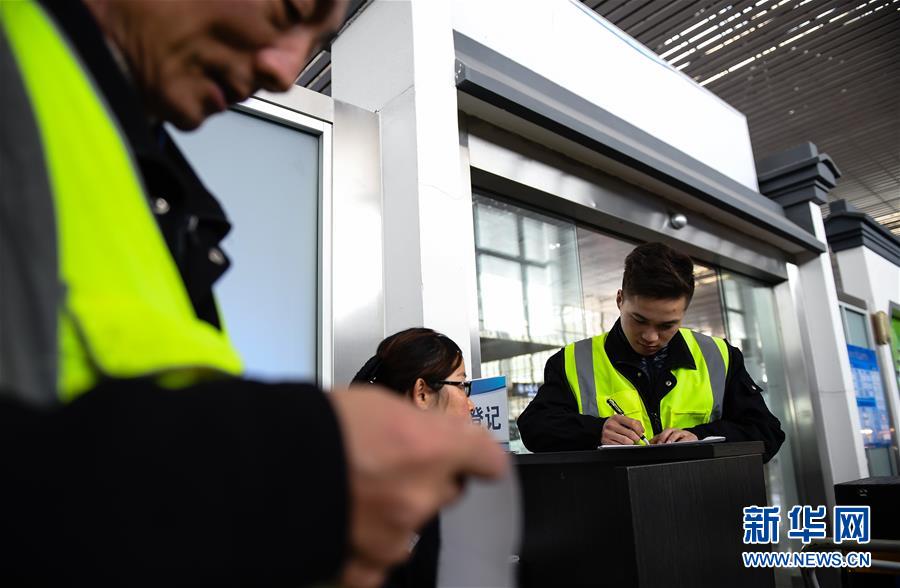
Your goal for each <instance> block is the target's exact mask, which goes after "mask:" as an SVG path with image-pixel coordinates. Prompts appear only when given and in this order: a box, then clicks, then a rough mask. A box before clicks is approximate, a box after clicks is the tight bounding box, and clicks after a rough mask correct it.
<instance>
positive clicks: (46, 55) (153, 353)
mask: <svg viewBox="0 0 900 588" xmlns="http://www.w3.org/2000/svg"><path fill="white" fill-rule="evenodd" d="M0 26H2V27H3V30H4V33H5V34H6V36H7V38H8V40H9V43H10V46H11V47H12V53H13V57H14V59H15V61H16V63H17V64H18V67H19V70H20V73H21V75H22V78H23V81H24V85H25V89H26V92H27V95H28V98H29V100H30V102H31V105H32V109H33V111H34V116H35V120H36V123H37V127H38V129H39V132H40V140H41V143H42V145H43V151H44V160H45V161H44V165H45V167H46V170H47V174H48V182H49V185H50V188H51V192H52V194H53V205H54V212H55V217H56V231H57V244H58V259H59V279H60V281H61V283H62V285H63V288H64V299H63V300H61V301H60V304H59V317H58V356H59V362H58V363H59V366H58V388H57V394H58V396H59V399H60V400H61V401H63V402H65V401H69V400H71V399H73V398H75V397H77V396H78V395H79V394H82V393H84V392H86V391H87V390H89V389H91V388H92V387H93V386H95V385H96V384H97V383H98V382H99V381H100V380H101V379H103V378H134V377H140V376H156V377H157V379H158V380H159V381H160V382H161V383H162V384H164V385H169V386H176V387H177V386H180V385H185V384H188V383H190V382H193V381H195V380H197V379H198V378H203V377H207V376H209V375H214V374H237V373H239V372H240V371H241V361H240V358H239V356H238V353H237V352H236V350H235V349H234V347H233V346H232V345H231V343H230V342H229V340H228V337H227V336H226V335H225V333H224V332H223V331H220V330H219V329H217V328H215V327H213V326H212V325H210V324H208V323H206V322H205V321H202V320H200V319H198V318H197V316H196V314H195V312H194V309H193V306H192V304H191V301H190V298H189V297H188V294H187V290H186V288H185V286H184V284H183V282H182V280H181V276H180V275H179V272H178V268H177V267H176V265H175V261H174V260H173V258H172V256H171V254H170V252H169V250H168V247H167V246H166V243H165V239H164V238H163V235H162V233H161V232H160V230H159V227H158V225H157V223H156V220H155V219H154V217H153V214H152V212H151V210H150V207H149V204H148V200H147V197H146V195H145V192H144V188H143V186H142V184H141V179H140V176H139V174H138V172H137V171H136V166H135V163H134V161H133V160H132V156H131V153H130V151H129V149H128V145H127V142H126V140H125V139H124V137H123V134H122V133H121V131H120V130H119V128H118V127H117V124H116V122H115V121H116V119H115V118H114V116H113V115H112V113H111V112H110V111H109V109H108V107H107V106H106V104H105V103H104V99H103V97H102V95H101V94H100V93H99V92H98V90H97V89H96V88H95V86H94V83H93V79H92V78H91V76H90V74H89V73H88V71H87V70H86V68H85V67H84V66H83V65H82V64H81V63H80V61H79V58H78V56H77V55H76V54H75V53H74V52H73V51H72V50H71V49H70V47H69V45H68V43H67V41H66V39H65V37H64V36H63V35H62V34H61V33H60V31H59V30H58V29H57V27H56V25H55V24H54V22H53V20H52V19H51V18H50V17H49V16H48V15H47V14H46V13H45V11H44V10H43V9H42V8H41V7H40V6H39V5H38V4H37V3H36V2H34V1H33V0H20V1H15V2H2V1H0ZM48 230H52V228H51V227H48Z"/></svg>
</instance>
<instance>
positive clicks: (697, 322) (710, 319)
mask: <svg viewBox="0 0 900 588" xmlns="http://www.w3.org/2000/svg"><path fill="white" fill-rule="evenodd" d="M681 325H682V326H683V327H685V328H688V329H692V330H694V331H700V332H701V333H706V334H707V335H714V336H716V337H724V336H725V319H724V317H723V316H722V299H721V297H720V295H719V277H718V274H717V272H716V270H715V268H711V267H707V266H705V265H700V264H699V263H697V262H694V298H693V300H691V305H690V306H689V307H688V309H687V313H685V315H684V321H682V323H681Z"/></svg>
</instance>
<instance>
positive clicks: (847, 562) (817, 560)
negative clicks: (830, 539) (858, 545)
mask: <svg viewBox="0 0 900 588" xmlns="http://www.w3.org/2000/svg"><path fill="white" fill-rule="evenodd" d="M741 555H742V556H743V558H744V567H747V568H868V567H871V566H872V554H871V553H865V552H861V551H850V552H848V553H841V552H840V551H810V552H784V551H775V552H769V553H765V552H756V551H751V552H747V551H745V552H743V553H742V554H741Z"/></svg>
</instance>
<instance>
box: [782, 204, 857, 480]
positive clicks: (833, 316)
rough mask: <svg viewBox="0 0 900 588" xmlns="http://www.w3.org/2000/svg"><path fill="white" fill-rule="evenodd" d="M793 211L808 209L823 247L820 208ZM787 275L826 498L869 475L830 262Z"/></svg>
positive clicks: (824, 259)
mask: <svg viewBox="0 0 900 588" xmlns="http://www.w3.org/2000/svg"><path fill="white" fill-rule="evenodd" d="M797 206H798V207H805V208H806V209H807V210H808V218H809V222H810V223H811V224H812V226H813V227H814V229H815V235H816V237H818V238H819V239H820V240H821V241H823V242H824V241H825V227H824V225H823V223H822V214H821V212H820V211H819V207H818V206H817V205H816V204H814V203H812V202H806V203H805V204H801V205H797ZM804 212H806V211H804ZM788 275H789V279H790V280H791V281H792V282H796V288H794V289H793V291H794V294H795V296H796V298H795V300H794V304H795V307H796V308H797V309H798V312H799V314H800V327H801V333H802V337H803V339H804V344H805V347H806V350H807V353H806V357H807V360H808V365H809V366H810V368H811V372H812V373H811V374H810V385H811V386H812V388H813V390H814V392H815V394H814V395H813V399H814V405H813V406H814V411H815V412H816V424H817V427H816V430H817V433H818V435H817V437H818V440H819V444H820V453H821V455H822V461H823V463H824V464H828V470H830V472H826V475H827V474H828V473H830V478H831V479H830V480H827V479H826V491H827V492H828V494H829V496H831V495H832V492H833V485H834V484H838V483H840V482H847V481H849V480H857V479H859V478H865V477H866V476H868V472H869V468H868V465H867V462H866V453H865V447H864V445H863V439H862V433H861V432H860V425H859V411H858V409H857V407H856V393H855V391H854V389H853V375H852V373H851V371H850V358H849V356H848V354H847V341H846V338H845V337H844V327H843V323H842V322H841V316H840V308H839V306H838V298H837V289H836V288H835V284H834V274H833V273H832V269H831V260H830V259H829V257H828V254H827V253H823V254H821V255H818V256H816V257H814V258H813V259H811V260H809V261H806V262H804V263H801V264H799V265H798V266H795V267H791V268H789V272H788ZM816 400H817V402H816Z"/></svg>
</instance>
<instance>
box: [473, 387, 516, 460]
mask: <svg viewBox="0 0 900 588" xmlns="http://www.w3.org/2000/svg"><path fill="white" fill-rule="evenodd" d="M471 399H472V404H474V405H475V408H473V409H472V422H473V423H475V424H476V425H480V426H482V427H484V428H485V429H487V430H488V432H490V433H491V435H493V436H494V438H495V439H496V440H497V441H498V442H500V443H501V444H503V446H504V447H506V448H507V449H508V448H509V404H508V402H507V394H506V376H495V377H492V378H480V379H478V380H472V396H471Z"/></svg>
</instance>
